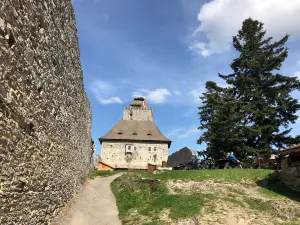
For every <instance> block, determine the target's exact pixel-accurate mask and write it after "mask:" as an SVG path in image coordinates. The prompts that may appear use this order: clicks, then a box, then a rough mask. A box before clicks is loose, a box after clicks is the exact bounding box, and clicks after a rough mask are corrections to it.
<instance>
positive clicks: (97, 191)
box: [54, 174, 121, 225]
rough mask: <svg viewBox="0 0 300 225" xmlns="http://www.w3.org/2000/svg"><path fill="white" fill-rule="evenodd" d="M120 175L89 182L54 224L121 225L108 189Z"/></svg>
mask: <svg viewBox="0 0 300 225" xmlns="http://www.w3.org/2000/svg"><path fill="white" fill-rule="evenodd" d="M120 175H121V174H116V175H114V176H110V177H103V178H100V177H96V178H95V179H93V180H89V181H88V183H87V184H86V186H85V187H84V188H83V190H82V191H81V193H80V194H79V196H78V197H76V198H75V199H74V200H73V202H72V203H71V205H70V207H69V208H68V209H67V210H66V211H67V212H66V213H65V215H63V216H61V217H60V218H58V219H57V221H56V222H54V224H59V225H121V222H120V220H119V218H118V209H117V206H116V200H115V197H114V195H113V193H112V191H111V189H110V183H111V182H112V181H113V180H114V179H116V178H117V177H119V176H120Z"/></svg>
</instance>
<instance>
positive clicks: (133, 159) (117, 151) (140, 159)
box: [101, 141, 169, 169]
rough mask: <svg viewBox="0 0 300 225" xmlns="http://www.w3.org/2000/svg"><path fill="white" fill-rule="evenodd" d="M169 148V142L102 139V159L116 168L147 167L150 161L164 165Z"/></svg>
mask: <svg viewBox="0 0 300 225" xmlns="http://www.w3.org/2000/svg"><path fill="white" fill-rule="evenodd" d="M128 146H131V147H130V149H128ZM149 148H150V150H149ZM168 149H169V148H168V144H167V143H153V142H129V141H128V142H121V141H102V148H101V160H102V161H103V162H104V163H106V164H108V165H110V166H112V167H114V168H130V169H147V165H148V163H151V164H154V165H157V166H162V162H163V161H167V159H168Z"/></svg>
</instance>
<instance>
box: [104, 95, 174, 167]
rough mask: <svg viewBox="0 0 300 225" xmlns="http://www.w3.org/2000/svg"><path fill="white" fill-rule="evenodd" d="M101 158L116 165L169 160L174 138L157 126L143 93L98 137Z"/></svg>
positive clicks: (137, 164)
mask: <svg viewBox="0 0 300 225" xmlns="http://www.w3.org/2000/svg"><path fill="white" fill-rule="evenodd" d="M99 141H100V144H101V159H102V162H103V163H105V164H106V165H109V166H111V167H113V168H115V169H147V166H148V164H152V165H156V166H162V164H163V163H166V162H167V160H168V150H169V147H170V145H171V140H169V139H168V138H166V137H165V136H164V135H163V134H162V133H161V132H160V130H159V128H158V127H157V126H156V124H155V122H154V118H153V111H152V108H150V107H148V104H147V101H146V99H145V98H143V97H137V98H134V100H133V102H132V104H130V105H129V107H126V108H124V112H123V119H121V120H119V121H118V122H117V124H116V125H115V126H114V127H113V128H112V129H111V130H110V131H109V132H108V133H107V134H105V135H104V136H102V137H101V138H99Z"/></svg>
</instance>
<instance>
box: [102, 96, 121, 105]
mask: <svg viewBox="0 0 300 225" xmlns="http://www.w3.org/2000/svg"><path fill="white" fill-rule="evenodd" d="M99 101H100V103H102V104H103V105H106V104H113V103H118V104H122V103H123V102H122V100H121V99H120V98H119V97H111V98H108V99H100V100H99Z"/></svg>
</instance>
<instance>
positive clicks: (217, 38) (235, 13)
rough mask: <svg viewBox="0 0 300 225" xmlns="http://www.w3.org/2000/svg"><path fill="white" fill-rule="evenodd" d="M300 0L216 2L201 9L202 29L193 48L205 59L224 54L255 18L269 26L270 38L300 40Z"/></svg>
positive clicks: (227, 0)
mask: <svg viewBox="0 0 300 225" xmlns="http://www.w3.org/2000/svg"><path fill="white" fill-rule="evenodd" d="M299 12H300V0H213V1H210V2H208V3H206V4H204V5H203V6H202V7H201V8H200V12H199V14H198V21H199V22H200V26H199V27H198V28H197V29H196V30H195V31H194V32H193V37H194V38H195V39H194V40H195V41H194V43H193V44H192V45H191V46H190V49H192V50H193V51H195V52H196V53H197V54H201V55H202V56H209V55H212V54H214V53H221V52H224V51H226V50H228V49H230V47H231V41H232V36H234V35H236V34H237V31H238V30H239V29H240V28H241V26H242V22H243V20H245V19H246V18H249V17H251V18H253V19H255V20H259V21H261V22H263V23H264V24H265V26H264V28H265V29H266V30H267V35H269V36H272V37H274V38H276V39H277V38H281V37H283V36H284V35H285V34H290V35H291V38H292V39H299V38H300V26H299V25H298V21H300V13H299Z"/></svg>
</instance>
